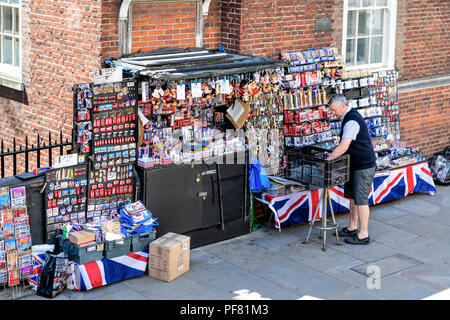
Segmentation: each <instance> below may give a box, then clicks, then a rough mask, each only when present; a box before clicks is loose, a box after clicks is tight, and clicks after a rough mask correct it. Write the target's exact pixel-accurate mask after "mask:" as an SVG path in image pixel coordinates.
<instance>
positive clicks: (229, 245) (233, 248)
mask: <svg viewBox="0 0 450 320" xmlns="http://www.w3.org/2000/svg"><path fill="white" fill-rule="evenodd" d="M257 243H258V241H253V240H252V239H250V238H245V239H241V238H238V239H233V241H226V242H224V243H217V244H212V245H208V246H205V247H202V251H205V252H207V253H209V254H211V255H214V256H216V257H219V258H221V259H223V260H226V261H228V262H230V263H232V264H234V265H236V266H238V267H239V268H242V269H244V270H247V271H252V270H253V269H255V268H257V267H258V266H260V265H267V264H272V263H277V262H278V261H280V260H282V259H285V258H286V257H285V256H284V255H282V254H281V253H279V252H277V251H276V250H269V249H267V248H265V247H263V246H260V245H258V244H257Z"/></svg>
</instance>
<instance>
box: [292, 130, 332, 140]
mask: <svg viewBox="0 0 450 320" xmlns="http://www.w3.org/2000/svg"><path fill="white" fill-rule="evenodd" d="M325 132H331V130H327V131H322V132H314V133H310V134H302V135H296V136H288V135H285V138H295V137H309V136H312V135H314V134H321V133H325Z"/></svg>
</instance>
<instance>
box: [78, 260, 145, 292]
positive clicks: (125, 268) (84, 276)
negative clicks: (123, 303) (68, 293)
mask: <svg viewBox="0 0 450 320" xmlns="http://www.w3.org/2000/svg"><path fill="white" fill-rule="evenodd" d="M147 262H148V252H145V251H140V252H133V253H129V254H127V255H124V256H121V257H117V258H113V259H102V260H100V261H94V262H89V263H86V264H83V265H78V264H75V263H73V264H72V266H71V270H72V286H71V287H70V288H71V289H73V290H76V291H88V290H91V289H94V288H97V287H101V286H105V285H107V284H111V283H114V282H119V281H122V280H126V279H131V278H135V277H139V276H141V275H143V274H144V273H145V270H146V268H147Z"/></svg>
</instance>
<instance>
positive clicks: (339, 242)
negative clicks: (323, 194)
mask: <svg viewBox="0 0 450 320" xmlns="http://www.w3.org/2000/svg"><path fill="white" fill-rule="evenodd" d="M328 192H329V191H328ZM328 201H329V202H330V209H331V218H332V219H333V223H334V225H335V226H336V239H337V244H338V246H342V242H341V240H340V239H339V231H338V225H337V223H336V218H335V217H334V210H333V205H332V203H331V198H330V194H329V193H328Z"/></svg>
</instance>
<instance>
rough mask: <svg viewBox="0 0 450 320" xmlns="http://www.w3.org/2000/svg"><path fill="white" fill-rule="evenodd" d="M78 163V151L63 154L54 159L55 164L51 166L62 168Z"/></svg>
mask: <svg viewBox="0 0 450 320" xmlns="http://www.w3.org/2000/svg"><path fill="white" fill-rule="evenodd" d="M77 164H78V153H74V154H65V155H62V156H59V157H56V159H55V165H54V166H53V168H55V169H58V168H63V167H69V166H76V165H77Z"/></svg>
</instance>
